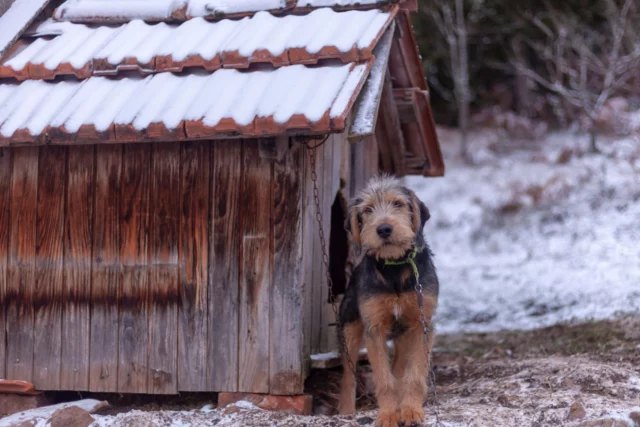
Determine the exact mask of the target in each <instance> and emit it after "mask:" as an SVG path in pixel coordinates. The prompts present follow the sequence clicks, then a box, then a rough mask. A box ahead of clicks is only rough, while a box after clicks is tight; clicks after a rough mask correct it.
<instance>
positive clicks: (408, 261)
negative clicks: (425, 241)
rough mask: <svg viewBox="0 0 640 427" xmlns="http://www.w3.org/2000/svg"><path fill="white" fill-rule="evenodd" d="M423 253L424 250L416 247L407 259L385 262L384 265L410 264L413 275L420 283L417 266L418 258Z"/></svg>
mask: <svg viewBox="0 0 640 427" xmlns="http://www.w3.org/2000/svg"><path fill="white" fill-rule="evenodd" d="M421 251H422V248H418V247H415V248H413V250H412V251H411V253H410V254H409V255H407V257H406V258H405V259H401V260H398V261H391V260H385V261H384V265H406V264H409V265H410V266H411V268H412V269H413V275H414V276H415V277H416V281H417V282H418V283H419V282H420V273H419V272H418V266H417V265H416V256H417V255H418V254H419V253H420V252H421Z"/></svg>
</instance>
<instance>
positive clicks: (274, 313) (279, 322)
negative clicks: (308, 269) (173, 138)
mask: <svg viewBox="0 0 640 427" xmlns="http://www.w3.org/2000/svg"><path fill="white" fill-rule="evenodd" d="M304 154H305V150H304V149H303V147H300V146H296V147H294V149H293V150H291V151H289V152H287V153H286V155H285V156H284V159H283V160H282V161H280V162H278V163H276V165H275V173H274V200H273V204H274V213H275V215H274V221H273V227H274V258H275V259H274V263H273V265H274V270H273V276H272V277H273V279H272V281H271V297H270V309H271V315H270V319H271V334H270V356H269V359H270V364H269V373H270V381H269V382H270V387H269V390H270V391H269V392H270V393H271V394H281V395H292V394H299V393H302V391H303V388H304V375H303V373H304V360H303V348H304V345H303V339H304V328H303V324H302V323H300V322H296V320H295V319H302V318H303V316H304V303H303V301H304V271H303V269H302V266H303V253H302V250H303V244H304V243H303V229H302V225H303V223H304V218H303V215H302V213H303V207H302V201H303V200H304V181H303V180H302V178H303V177H304V163H305V158H304Z"/></svg>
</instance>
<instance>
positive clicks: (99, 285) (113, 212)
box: [89, 145, 123, 392]
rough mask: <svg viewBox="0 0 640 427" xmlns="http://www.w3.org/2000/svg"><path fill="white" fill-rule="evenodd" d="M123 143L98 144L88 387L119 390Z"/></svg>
mask: <svg viewBox="0 0 640 427" xmlns="http://www.w3.org/2000/svg"><path fill="white" fill-rule="evenodd" d="M122 150H123V148H122V145H104V146H97V147H96V185H95V195H94V197H95V210H94V226H93V284H92V289H91V349H90V360H89V365H90V367H89V390H90V391H93V392H114V391H117V390H118V329H119V327H118V292H119V290H120V265H119V262H120V254H119V251H120V225H119V224H120V190H121V186H122V180H121V178H122Z"/></svg>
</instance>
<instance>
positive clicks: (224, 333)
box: [0, 0, 443, 395]
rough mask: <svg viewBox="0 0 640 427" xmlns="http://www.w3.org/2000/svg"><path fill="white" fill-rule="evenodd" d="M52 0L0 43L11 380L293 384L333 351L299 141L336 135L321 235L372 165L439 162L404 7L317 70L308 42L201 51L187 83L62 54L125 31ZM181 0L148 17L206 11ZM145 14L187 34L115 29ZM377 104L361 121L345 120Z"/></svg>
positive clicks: (156, 65)
mask: <svg viewBox="0 0 640 427" xmlns="http://www.w3.org/2000/svg"><path fill="white" fill-rule="evenodd" d="M83 1H84V0H83ZM47 3H48V2H47V1H42V4H41V5H40V6H42V7H40V6H38V7H36V8H35V9H34V10H33V11H32V14H33V16H30V17H22V18H24V21H25V25H24V28H22V30H25V32H24V34H23V35H22V36H21V37H20V34H19V33H17V34H16V37H15V38H14V39H15V40H17V41H16V42H15V43H12V44H10V45H7V46H6V47H2V46H0V150H1V151H2V157H0V378H7V379H16V380H25V381H30V382H33V383H34V384H35V386H36V388H37V389H38V390H75V391H92V392H117V393H149V394H175V393H178V392H182V391H193V392H205V391H207V392H209V391H215V392H220V391H227V392H233V391H242V392H255V393H271V394H280V395H294V394H299V393H301V392H302V391H303V386H304V380H305V378H306V375H307V373H308V370H309V359H310V355H311V354H312V353H319V352H324V351H329V350H333V349H334V348H333V345H334V344H332V340H331V339H330V334H331V332H330V329H331V328H330V326H331V323H332V319H331V318H330V316H329V315H328V313H329V311H328V310H327V302H328V290H327V283H326V278H325V274H324V270H323V265H322V256H321V246H320V240H319V237H318V225H317V222H316V207H315V204H314V193H313V182H312V179H311V177H312V174H311V164H310V160H309V156H308V154H309V153H308V148H307V145H306V144H307V143H310V144H312V145H315V144H318V143H319V142H321V141H322V139H323V138H324V137H325V136H326V137H327V140H326V142H325V143H324V144H323V145H321V146H320V148H318V149H317V150H316V158H317V162H316V170H317V177H318V180H317V183H318V189H319V199H320V203H321V207H322V214H323V221H324V223H323V228H324V230H325V234H326V235H327V236H329V234H330V232H331V228H332V227H340V228H341V227H342V226H343V224H341V223H339V224H335V223H334V224H332V223H331V206H332V205H333V204H334V201H335V200H336V199H338V200H342V201H343V203H344V200H346V199H348V198H349V197H350V196H351V194H353V192H354V191H355V190H356V189H357V188H360V187H361V186H362V185H364V182H365V181H366V180H367V179H368V178H369V177H371V176H372V175H374V174H375V173H377V172H378V171H380V170H383V171H387V172H391V173H396V174H398V175H405V174H421V175H430V176H433V175H440V174H442V172H443V166H442V157H441V155H440V154H439V146H438V141H437V138H436V137H435V131H434V127H433V121H432V118H431V114H430V110H429V105H428V96H427V93H426V92H425V91H426V83H425V81H424V76H423V75H422V72H421V71H419V70H420V68H419V67H420V66H419V56H418V54H417V49H416V47H415V40H414V39H413V32H412V29H411V26H410V24H409V18H408V16H409V9H410V8H411V7H412V2H410V1H407V2H400V3H399V4H395V5H389V6H383V7H382V8H381V9H379V10H378V7H379V6H378V5H372V6H370V7H369V9H370V10H369V11H368V12H367V11H361V10H356V9H359V8H360V7H359V6H357V5H355V3H354V6H353V8H352V9H354V10H352V11H350V12H349V13H352V12H353V13H356V15H353V16H354V17H355V18H353V17H352V18H350V19H352V20H353V19H356V18H358V17H359V16H361V15H357V14H360V13H370V14H375V16H376V17H377V18H376V19H377V21H375V22H377V23H378V24H376V25H379V31H378V32H377V33H376V34H373V35H372V36H371V37H372V41H371V43H369V44H364V45H362V47H361V48H355V47H354V48H353V49H352V50H349V51H348V52H347V53H345V52H342V51H339V50H337V49H336V48H335V47H334V46H331V45H329V46H327V47H326V48H323V49H321V50H320V51H319V53H315V55H317V57H314V59H313V60H314V61H315V62H314V63H317V65H315V66H313V67H307V66H305V65H301V64H304V63H305V62H304V61H307V60H308V58H309V55H310V53H309V52H307V51H305V50H304V49H300V48H297V50H296V49H293V48H290V49H289V50H288V51H286V52H285V53H286V54H284V56H278V57H276V56H273V55H274V54H273V52H267V51H266V50H263V51H258V50H256V51H255V52H254V53H253V54H251V55H249V56H248V57H246V58H243V57H242V55H241V53H242V52H244V51H243V50H240V51H233V52H227V51H222V52H221V53H220V54H219V55H218V56H216V57H215V58H214V59H207V58H209V57H207V58H204V59H203V58H195V59H194V58H193V57H189V58H188V61H191V62H189V63H188V64H187V63H182V64H181V67H186V68H184V71H183V72H182V73H177V74H174V73H173V72H172V71H175V70H173V69H171V67H168V68H162V66H161V64H163V63H164V64H165V66H166V64H168V63H169V62H170V61H169V60H171V61H173V64H174V65H175V63H176V61H178V59H176V58H177V57H176V56H171V55H168V56H167V55H165V56H161V55H160V54H159V53H158V54H157V55H156V56H153V58H152V60H151V62H149V61H148V59H147V60H145V61H146V62H145V61H143V60H142V57H141V56H139V55H141V54H140V52H137V53H136V52H135V49H133V50H132V51H130V52H127V53H125V54H122V55H120V59H119V61H120V62H119V63H118V64H117V65H116V66H114V65H113V62H114V61H111V62H107V61H102V60H99V58H97V57H96V58H89V60H88V61H89V62H87V63H86V64H84V63H81V62H82V61H77V57H75V59H74V60H71V59H70V60H69V61H67V62H65V61H66V60H65V59H64V58H65V57H64V54H66V55H69V54H71V52H70V49H71V45H70V44H68V43H67V42H71V41H74V40H76V39H75V37H81V38H83V39H82V40H84V41H85V42H86V40H96V39H98V38H100V37H102V36H105V35H108V34H107V33H108V32H109V31H111V30H107V29H103V30H104V31H101V32H100V33H94V31H96V28H98V29H99V28H100V26H99V25H98V26H97V27H96V23H98V24H100V23H105V24H106V23H108V24H109V25H111V27H109V28H112V27H113V25H112V24H113V22H112V20H111V18H110V17H109V16H92V17H89V18H90V19H89V18H87V17H86V16H85V18H87V19H88V20H89V21H91V22H92V23H93V26H92V27H84V26H82V28H79V27H77V25H80V24H75V23H74V24H70V23H69V22H62V23H59V24H58V23H56V22H52V21H45V22H44V23H40V22H42V21H44V20H45V19H46V18H49V17H50V16H51V14H54V16H55V17H56V18H57V19H59V20H65V19H66V20H71V21H74V19H78V20H80V21H82V19H80V18H78V16H77V15H74V9H73V7H74V6H73V5H74V4H80V3H82V1H80V2H69V7H68V8H65V7H66V6H65V5H66V3H65V4H63V5H62V6H61V7H59V8H58V11H57V12H53V8H52V7H48V8H47V7H45V6H47ZM86 3H91V4H94V3H96V2H89V1H87V2H86ZM118 3H122V2H118ZM43 8H44V9H43ZM346 9H349V8H348V7H347V8H346ZM41 10H44V12H42V13H41V12H40V11H41ZM189 10H191V9H189ZM10 12H11V9H10V10H9V12H7V13H10ZM63 12H64V13H63ZM125 12H126V11H125ZM152 12H154V11H152ZM165 12H166V11H165ZM169 12H170V15H167V16H165V17H162V16H160V17H158V16H156V15H153V16H150V17H149V19H148V21H163V20H166V21H169V22H175V21H176V20H178V21H180V20H187V21H188V20H190V19H196V18H194V17H191V16H188V15H185V14H184V11H182V12H180V11H169ZM255 12H256V11H248V12H247V13H245V15H246V16H248V17H249V18H248V19H249V21H246V22H250V20H251V19H254V18H257V17H258V15H257V14H255ZM294 12H295V13H294ZM150 13H151V12H150ZM154 13H155V12H154ZM180 13H182V15H181V14H180ZM260 13H261V14H264V13H266V12H260ZM270 13H271V17H266V15H260V16H261V17H262V18H261V19H276V18H274V16H275V17H278V19H279V17H281V16H282V15H287V16H288V14H292V16H296V17H304V13H307V14H312V13H314V12H313V8H298V7H297V6H296V5H295V2H291V1H287V2H286V6H285V7H284V8H283V9H282V10H276V11H270ZM322 13H325V14H329V15H327V16H335V15H333V14H334V13H347V12H345V11H344V8H342V9H338V10H337V11H325V12H322ZM240 15H242V14H240ZM240 15H233V16H232V17H233V18H236V19H237V18H239V17H241V16H240ZM15 16H16V15H14V16H13V18H12V19H16V18H15ZM38 16H39V18H38V20H37V21H38V22H37V23H36V24H34V25H32V26H31V27H28V24H29V22H30V21H31V20H33V19H35V18H37V17H38ZM74 16H75V18H74ZM124 16H126V14H125V15H124ZM372 16H373V15H372ZM207 18H209V17H207ZM215 18H216V19H219V18H220V16H218V15H216V17H215ZM119 19H122V14H121V15H119ZM291 19H298V18H291ZM314 19H315V18H314ZM358 19H360V18H358ZM367 19H369V18H367ZM125 21H126V22H128V20H125ZM223 21H225V20H223ZM223 21H219V22H218V23H216V24H215V25H220V24H221V23H222V22H223ZM120 22H122V21H120ZM233 22H241V21H233ZM242 22H244V21H242ZM277 22H280V21H277ZM353 22H357V21H353ZM372 22H374V21H372ZM56 25H58V27H56ZM60 25H62V26H60ZM136 25H137V26H139V27H140V28H142V29H143V30H144V31H146V33H144V34H146V35H147V38H146V39H145V38H143V39H144V40H147V41H149V40H152V39H153V37H151V36H152V35H153V34H155V33H154V32H156V31H164V32H171V31H178V30H179V25H178V26H171V25H174V24H171V25H170V26H167V25H166V24H157V25H155V24H154V25H149V24H145V23H143V22H142V21H131V22H130V23H129V24H127V23H125V24H124V25H123V26H122V28H124V29H122V30H121V31H123V32H124V31H128V30H127V28H129V27H130V26H136ZM194 25H195V24H194ZM198 25H209V24H208V21H205V20H203V19H201V20H200V21H199V24H198ZM228 25H236V24H234V23H229V24H228ZM247 25H250V24H249V23H248V24H247ZM274 25H276V24H274ZM369 25H373V23H370V24H369ZM52 26H53V27H52ZM163 26H164V27H163ZM147 27H148V28H147ZM0 28H2V18H0ZM4 28H6V27H4ZM78 28H79V29H78ZM118 28H120V27H118ZM140 28H138V31H142V30H140ZM195 28H197V27H195ZM247 28H248V27H247ZM367 28H368V27H367ZM365 29H366V28H365V27H363V31H364V30H365ZM74 31H75V32H74ZM118 31H120V30H118ZM180 31H182V30H180ZM212 31H213V30H212ZM238 31H240V30H238ZM60 32H61V33H60ZM134 34H138V33H135V32H134ZM180 34H182V36H183V37H187V38H188V36H189V33H188V32H185V31H183V32H182V33H180ZM211 34H213V33H211ZM238 34H239V33H238ZM383 35H385V37H386V40H387V49H386V51H385V52H382V53H381V54H379V55H378V56H379V57H378V58H376V57H375V55H374V53H373V52H374V48H377V44H378V43H382V42H381V41H380V40H382V39H383ZM262 36H264V35H262ZM57 37H60V40H66V42H65V43H63V42H62V41H61V42H59V43H57V44H56V43H55V41H56V40H57ZM62 37H67V39H62ZM105 37H106V36H105ZM113 37H117V36H116V35H113ZM212 37H213V36H212ZM238 37H239V36H238ZM87 38H88V39H87ZM236 38H237V37H236ZM329 39H330V38H329ZM82 40H81V41H80V42H78V44H77V46H85V47H86V46H87V45H86V43H84V44H83V42H82ZM103 42H105V40H103ZM183 42H184V39H183ZM200 43H201V44H202V43H203V42H202V41H201V42H200ZM34 45H36V47H33V46H34ZM160 45H161V44H160V43H159V44H158V46H160ZM132 46H133V44H132ZM354 46H355V45H354ZM63 47H64V48H65V49H67V50H64V49H63ZM29 49H31V51H30V50H29ZM43 49H44V50H43ZM47 49H51V50H52V51H51V52H48V51H47ZM60 49H62V50H60ZM146 49H147V50H146V51H149V49H150V47H149V46H148V45H146ZM32 51H33V52H32ZM36 51H37V52H36ZM394 51H395V53H394ZM30 52H31V53H30ZM38 52H39V53H38ZM43 52H44V53H43ZM47 52H48V53H47ZM83 52H84V53H83V54H87V49H85V50H84V51H83ZM111 53H112V54H113V51H112V52H111ZM38 55H40V56H38ZM78 55H79V54H78ZM96 55H97V54H96ZM136 55H138V56H136ZM94 56H95V55H94ZM115 56H117V55H115ZM43 58H49V61H50V62H47V61H45V60H44V59H43ZM52 58H54V59H55V58H57V59H56V60H57V61H58V63H54V62H55V61H54V59H52ZM296 58H298V59H296ZM305 58H307V59H305ZM111 59H113V57H111ZM244 60H246V61H245V62H243V61H244ZM297 60H299V61H301V62H300V63H298V62H296V61H297ZM51 61H53V62H51ZM163 61H164V62H163ZM188 61H187V62H188ZM203 61H204V62H203ZM207 61H208V62H207ZM216 61H219V62H217V63H216ZM220 61H222V62H220ZM225 61H227V62H225ZM234 61H235V62H234ZM260 61H267V62H269V64H268V65H267V66H265V65H264V64H262V65H259V66H254V65H253V62H260ZM278 61H284V62H285V63H280V62H278ZM323 61H325V62H323ZM336 61H338V62H339V64H338V65H336ZM380 61H382V64H381V65H380ZM416 61H418V62H417V65H416ZM116 62H117V61H116ZM376 63H377V64H378V65H380V66H377V65H376ZM108 64H111V66H112V67H114V68H113V69H111V70H107V71H109V73H110V74H109V73H107V74H109V76H108V77H104V74H105V72H106V71H105V70H104V69H102V70H99V68H100V67H101V66H105V67H106V66H108ZM225 64H226V65H225ZM242 64H244V65H242ZM345 64H346V65H345ZM243 66H247V67H248V69H246V70H245V69H243V70H242V71H237V70H235V69H233V68H234V67H236V68H237V67H243ZM149 67H151V68H152V69H150V68H149ZM216 67H218V68H216ZM220 67H222V68H220ZM225 67H226V68H232V69H226V68H225ZM265 67H266V68H265ZM416 67H417V68H416ZM198 68H201V69H202V68H204V69H206V70H208V71H206V72H204V71H203V70H200V71H199V72H198V73H195V72H192V71H193V70H197V69H198ZM181 69H182V68H181ZM376 70H377V71H376ZM98 71H100V72H98ZM132 72H133V73H134V74H135V73H139V74H141V75H142V77H143V78H142V77H130V76H129V74H127V73H132ZM203 73H204V74H203ZM261 73H267V74H268V73H271V74H269V75H268V76H267V74H261ZM278 73H281V74H282V73H284V74H283V76H284V77H282V76H281V75H280V74H278ZM286 73H289V74H286ZM145 76H146V77H145ZM265 76H267V77H265ZM280 78H283V79H285V80H286V79H288V81H289V83H290V84H291V86H290V87H289V86H287V87H288V89H287V88H285V89H280V91H281V92H282V91H284V92H283V93H284V95H283V97H281V98H278V96H280V92H269V90H271V89H270V88H272V87H274V86H277V85H276V84H275V83H273V84H272V85H271V86H265V87H263V86H261V84H264V82H265V81H278V79H280ZM269 79H271V80H269ZM336 79H341V80H339V81H340V82H342V83H341V84H340V85H338V84H336ZM216 85H219V86H216ZM85 92H86V93H85ZM254 92H256V93H261V94H263V95H262V98H256V97H254V96H249V95H251V94H253V93H254ZM212 94H213V95H212ZM327 94H329V95H327ZM127 96H128V98H127ZM270 97H275V98H278V99H280V100H281V101H279V102H272V101H271V98H270ZM367 97H369V98H372V99H371V100H369V101H366V99H367ZM329 98H330V99H329ZM209 99H215V102H213V101H211V102H209V101H208V100H209ZM125 101H126V102H125ZM201 101H202V102H201ZM365 101H366V102H365ZM203 102H205V103H206V102H209V104H207V107H206V108H205V109H204V110H201V114H200V115H197V114H196V113H197V111H200V110H198V108H200V107H201V105H202V103H203ZM225 102H226V103H227V105H226V106H225V104H224V103H225ZM252 102H253V104H251V103H252ZM247 103H249V104H251V105H250V106H247ZM249 107H251V108H253V110H251V108H249ZM320 107H322V108H320ZM371 108H374V109H373V110H372V109H371ZM194 109H195V110H194ZM366 109H369V114H370V115H372V117H371V119H370V120H369V122H368V124H367V125H368V130H367V129H366V128H367V126H365V131H364V132H363V131H362V130H360V132H355V131H354V130H353V127H352V123H354V122H356V121H357V120H358V117H359V115H360V116H362V113H361V110H366ZM194 111H196V113H194ZM247 111H254V113H253V114H254V115H253V116H251V117H249V120H247V117H246V113H247ZM260 111H262V113H260V114H259V112H260ZM165 113H166V114H165ZM215 115H218V116H219V117H218V119H217V121H216V120H214V119H213V118H212V117H213V116H215ZM254 116H255V117H254ZM283 117H284V119H283ZM334 230H335V228H334Z"/></svg>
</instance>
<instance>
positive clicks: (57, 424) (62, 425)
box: [51, 406, 95, 427]
mask: <svg viewBox="0 0 640 427" xmlns="http://www.w3.org/2000/svg"><path fill="white" fill-rule="evenodd" d="M94 421H95V419H94V418H93V417H92V416H91V415H90V414H89V413H88V412H87V411H85V410H84V409H81V408H78V407H77V406H69V407H67V408H63V409H58V410H57V411H56V412H54V413H53V415H52V416H51V427H88V426H90V425H91V424H93V422H94Z"/></svg>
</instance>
